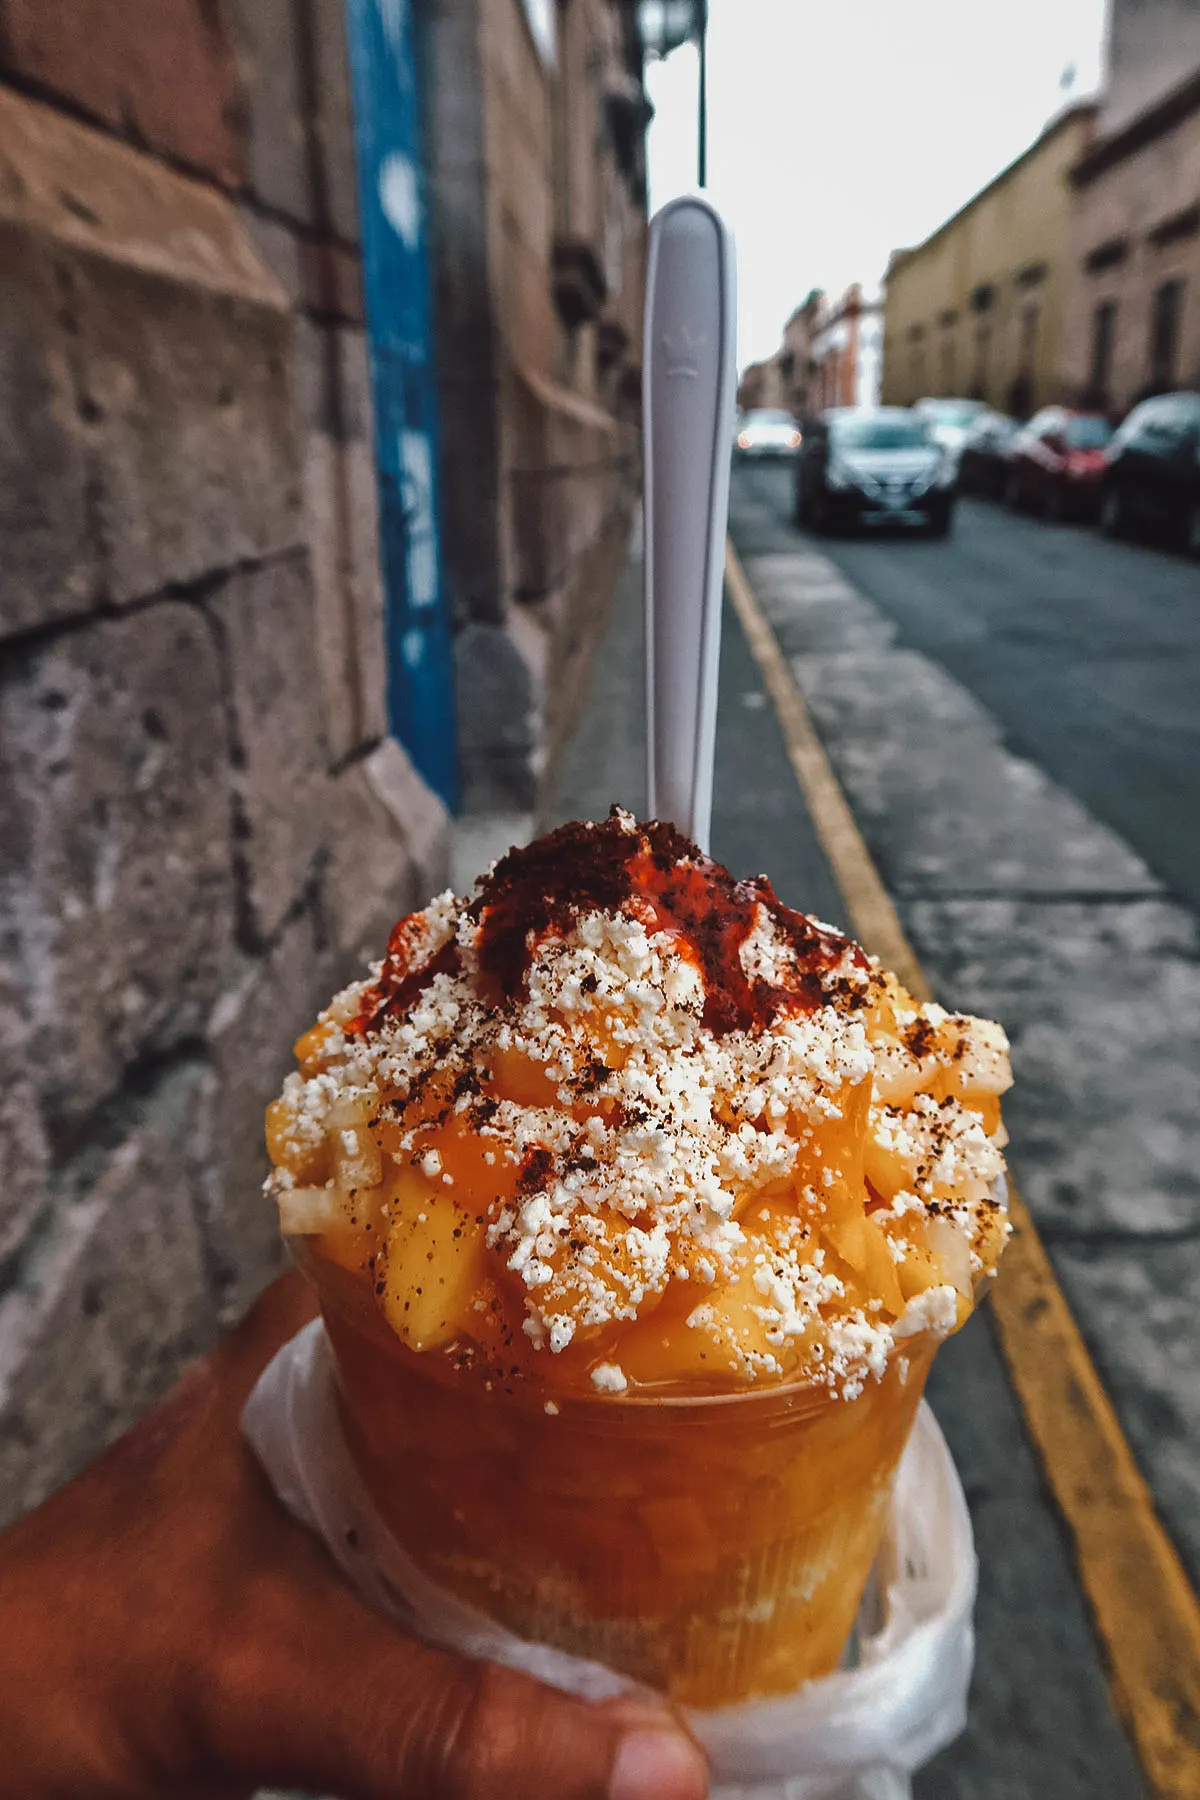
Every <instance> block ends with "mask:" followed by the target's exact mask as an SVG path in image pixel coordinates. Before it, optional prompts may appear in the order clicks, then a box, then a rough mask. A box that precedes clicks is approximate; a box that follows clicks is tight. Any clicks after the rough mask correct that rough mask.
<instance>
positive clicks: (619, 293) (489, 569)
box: [428, 0, 646, 813]
mask: <svg viewBox="0 0 1200 1800" xmlns="http://www.w3.org/2000/svg"><path fill="white" fill-rule="evenodd" d="M625 12H626V14H627V15H628V9H625ZM556 16H557V20H558V31H557V42H556V44H555V46H554V49H553V52H552V53H551V52H549V51H548V49H547V46H545V45H539V44H538V43H537V42H536V40H535V38H534V35H533V33H532V31H531V30H530V26H529V22H528V18H527V15H526V11H525V8H524V7H523V5H522V4H521V0H489V3H488V4H482V3H481V0H437V4H436V5H433V6H431V7H430V9H429V12H428V19H429V32H428V49H429V71H428V72H429V80H428V92H429V98H430V103H431V107H432V116H431V119H430V129H429V133H428V136H429V144H430V189H431V196H432V202H433V211H434V257H435V275H434V279H435V294H436V307H435V316H436V320H437V349H438V365H439V384H440V398H441V411H442V440H443V452H442V455H443V468H442V474H443V495H444V519H445V531H444V556H445V568H446V579H447V585H448V588H449V592H450V596H451V603H452V606H453V610H454V622H455V655H456V668H457V681H458V697H459V749H460V759H461V764H462V775H463V794H464V806H465V808H466V809H467V810H468V811H480V812H487V811H500V812H518V813H528V812H530V811H532V809H533V807H534V805H535V803H536V800H537V795H538V789H539V785H540V782H541V778H542V773H543V770H544V768H545V765H546V760H547V755H548V749H552V746H553V744H554V741H555V739H556V737H557V736H558V735H560V732H561V728H562V719H563V714H564V711H565V710H568V709H569V696H570V695H571V694H572V693H573V692H574V687H575V682H574V672H575V670H576V669H577V668H578V666H579V664H580V663H581V661H582V660H583V658H584V657H585V656H586V653H587V649H588V646H589V645H590V643H591V642H592V641H593V639H594V637H595V635H596V632H597V630H598V628H599V626H600V624H601V623H602V622H603V608H604V604H605V602H606V600H607V598H608V597H609V595H610V594H611V591H612V581H611V579H610V578H609V576H608V575H603V576H601V575H600V574H599V573H598V571H600V570H606V569H609V568H610V567H611V566H612V561H613V557H612V547H613V546H614V545H623V544H624V542H625V541H626V539H627V535H628V526H629V518H630V509H631V504H632V499H633V496H634V493H635V491H636V480H637V472H636V451H637V429H636V413H637V395H638V362H639V359H640V320H641V307H642V295H643V287H644V278H645V240H646V217H645V185H644V177H645V171H644V160H643V147H642V134H643V132H644V123H645V120H644V118H642V119H641V121H640V123H639V122H638V107H639V106H640V105H641V103H642V92H641V74H640V60H639V58H638V57H637V55H636V50H634V51H632V52H631V46H630V44H629V41H628V40H627V39H626V38H625V36H624V31H625V26H624V25H623V23H622V11H621V9H620V8H619V7H618V6H617V5H615V4H614V0H576V3H575V4H573V5H571V6H569V7H559V8H558V9H557V14H556ZM628 16H630V17H631V16H632V15H628ZM564 255H565V256H566V257H567V258H568V259H569V261H570V267H571V268H572V269H573V270H574V271H575V272H576V276H577V282H576V286H575V288H574V289H573V290H572V293H571V294H570V295H569V296H567V297H565V298H564V297H563V296H562V295H561V293H560V292H558V291H556V281H557V279H558V277H557V273H556V271H558V270H559V268H560V265H561V260H562V258H563V257H564ZM589 284H590V285H589ZM576 301H577V302H578V310H575V302H576ZM589 308H590V310H589Z"/></svg>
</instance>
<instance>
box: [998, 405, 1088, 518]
mask: <svg viewBox="0 0 1200 1800" xmlns="http://www.w3.org/2000/svg"><path fill="white" fill-rule="evenodd" d="M1112 434H1113V430H1112V426H1111V425H1110V424H1109V422H1108V420H1107V419H1106V418H1105V417H1104V414H1103V413H1097V412H1073V411H1072V410H1071V409H1070V408H1069V407H1066V406H1044V407H1043V408H1042V410H1041V412H1039V413H1035V414H1034V415H1033V417H1032V419H1030V421H1029V423H1028V425H1025V426H1023V427H1022V429H1021V430H1020V431H1019V432H1018V433H1017V435H1016V437H1015V438H1014V439H1013V441H1012V443H1011V444H1010V445H1009V449H1008V475H1007V477H1006V479H1005V483H1004V498H1005V499H1006V500H1007V501H1008V504H1009V505H1010V506H1012V507H1016V508H1018V509H1019V508H1021V507H1024V506H1036V507H1037V508H1038V509H1039V510H1040V511H1041V512H1043V513H1045V515H1046V517H1047V518H1048V519H1067V518H1074V519H1080V518H1091V517H1094V516H1095V513H1096V511H1097V509H1098V507H1099V504H1100V482H1101V479H1102V477H1103V475H1104V468H1105V461H1104V452H1105V450H1106V449H1107V447H1108V444H1109V441H1110V440H1111V438H1112Z"/></svg>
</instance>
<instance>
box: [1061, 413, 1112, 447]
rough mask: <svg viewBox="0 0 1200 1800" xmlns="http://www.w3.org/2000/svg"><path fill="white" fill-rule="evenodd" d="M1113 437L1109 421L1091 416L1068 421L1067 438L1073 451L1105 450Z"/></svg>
mask: <svg viewBox="0 0 1200 1800" xmlns="http://www.w3.org/2000/svg"><path fill="white" fill-rule="evenodd" d="M1111 437H1112V426H1111V425H1110V424H1109V422H1108V420H1107V419H1102V418H1099V417H1098V416H1097V417H1093V416H1091V415H1090V414H1088V415H1086V416H1085V417H1083V418H1081V419H1068V420H1067V429H1066V438H1067V442H1068V444H1070V446H1071V448H1072V450H1103V448H1104V446H1105V444H1107V443H1108V441H1109V439H1110V438H1111Z"/></svg>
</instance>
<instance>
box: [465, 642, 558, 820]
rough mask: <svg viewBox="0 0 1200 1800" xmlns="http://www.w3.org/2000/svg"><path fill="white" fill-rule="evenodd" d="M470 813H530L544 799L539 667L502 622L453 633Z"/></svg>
mask: <svg viewBox="0 0 1200 1800" xmlns="http://www.w3.org/2000/svg"><path fill="white" fill-rule="evenodd" d="M454 663H455V672H456V678H457V688H458V749H459V758H460V763H461V770H462V797H463V810H464V811H465V812H491V811H499V812H510V811H511V812H528V811H530V810H531V809H532V807H533V806H534V804H535V802H536V798H537V777H538V770H537V751H538V744H539V740H540V735H541V732H540V718H541V700H540V696H539V694H538V693H537V691H536V688H535V684H534V675H533V670H532V669H531V667H530V664H529V663H528V662H527V661H526V659H525V657H524V656H522V654H521V652H520V650H519V649H518V648H517V645H516V644H515V643H514V641H513V639H512V637H511V636H510V635H509V633H508V632H507V631H506V630H505V629H504V627H503V626H500V625H484V624H480V623H475V622H472V623H471V624H468V625H466V626H464V627H463V629H462V630H461V631H460V632H459V633H458V635H457V637H456V638H455V640H454Z"/></svg>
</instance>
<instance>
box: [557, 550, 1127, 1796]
mask: <svg viewBox="0 0 1200 1800" xmlns="http://www.w3.org/2000/svg"><path fill="white" fill-rule="evenodd" d="M643 668H644V663H643V653H642V639H641V603H640V571H639V570H638V568H637V566H636V565H631V566H630V567H629V569H628V570H627V571H626V575H625V577H624V579H623V581H622V584H621V589H620V592H619V594H618V596H617V600H616V604H615V606H614V609H613V616H612V619H611V622H610V626H609V629H608V632H607V635H606V637H605V639H604V641H603V642H602V644H601V645H600V647H599V649H598V651H597V654H596V657H595V662H594V665H593V669H592V673H591V679H590V685H589V687H588V690H587V692H586V695H585V698H584V703H583V706H582V708H581V712H580V717H579V720H578V724H577V728H576V731H575V734H574V737H573V739H572V740H571V743H570V745H569V748H568V750H567V752H566V754H565V756H564V757H563V759H562V762H561V766H560V768H559V769H558V770H557V771H556V778H555V780H554V782H553V791H552V799H551V803H550V805H549V807H548V808H547V810H546V813H545V816H544V817H543V819H542V820H540V821H539V824H540V825H541V826H543V827H544V826H549V825H553V824H557V823H560V822H562V821H563V820H565V819H568V818H596V817H602V816H603V815H604V813H606V812H607V810H608V808H609V806H610V805H611V804H612V803H613V802H614V801H619V802H620V803H621V804H622V805H625V806H628V807H630V809H631V810H633V811H634V812H639V813H640V812H641V811H642V810H643V809H644V806H645V775H644V766H645V736H644V724H643V718H642V681H643ZM712 841H713V852H714V854H715V855H716V856H718V857H719V858H720V859H721V860H722V861H723V862H725V863H727V864H728V865H729V867H731V868H732V869H733V870H734V871H735V872H736V873H738V874H754V873H758V872H760V871H765V872H766V873H768V874H769V875H770V876H771V879H772V880H773V881H774V883H775V885H776V888H777V890H778V892H779V894H780V897H781V898H782V899H784V900H785V901H787V902H788V904H790V905H792V906H796V907H800V908H802V909H803V910H805V911H807V912H815V913H817V914H818V915H820V916H821V917H823V918H827V919H830V920H831V921H833V922H835V923H840V922H842V921H843V920H844V917H845V908H844V906H843V903H842V899H841V896H840V894H839V892H838V890H837V887H836V884H835V882H834V879H833V876H832V874H831V872H830V870H829V867H828V865H827V863H826V861H825V857H824V855H823V853H822V851H821V848H820V845H819V844H818V842H817V839H816V836H815V834H814V831H813V828H812V824H811V822H810V820H809V818H808V814H807V812H806V809H805V805H804V802H803V799H802V797H801V794H800V792H799V790H798V788H797V785H796V781H795V777H794V775H793V773H792V769H791V765H790V763H789V761H788V757H787V751H786V747H785V744H784V740H783V735H782V733H781V731H780V729H779V726H778V723H777V721H776V718H775V714H774V711H773V709H772V706H771V703H770V700H769V698H768V695H767V693H766V691H765V689H764V687H763V684H762V681H761V678H760V675H759V672H758V668H757V665H756V664H755V662H754V661H753V658H752V657H751V654H750V650H749V648H748V646H747V644H746V641H745V638H744V636H743V634H742V630H741V627H740V625H739V624H738V622H737V619H736V617H735V616H734V614H733V612H732V609H731V608H729V607H728V606H727V607H726V609H725V618H724V623H723V632H722V660H721V682H720V700H719V715H718V724H717V774H716V783H715V795H714V807H713V832H712ZM929 1397H930V1399H931V1401H932V1403H933V1406H934V1410H935V1411H936V1413H937V1415H938V1418H939V1420H940V1422H941V1424H942V1428H943V1430H944V1431H945V1433H946V1436H947V1438H948V1440H949V1443H950V1447H951V1450H952V1451H953V1454H954V1457H955V1460H956V1462H957V1464H958V1468H959V1472H960V1474H961V1476H962V1480H963V1485H964V1487H965V1489H966V1493H967V1498H968V1502H969V1504H970V1507H971V1514H972V1518H973V1521H974V1526H975V1534H976V1542H977V1546H978V1550H979V1556H980V1565H981V1573H980V1592H979V1602H978V1608H977V1633H978V1653H977V1663H976V1673H975V1681H974V1687H973V1692H972V1699H971V1714H970V1722H969V1725H968V1729H967V1731H966V1733H965V1735H964V1736H963V1737H962V1738H961V1739H960V1740H959V1742H958V1743H957V1744H955V1745H953V1746H952V1747H951V1748H950V1749H949V1750H947V1751H945V1752H944V1753H943V1754H942V1755H941V1756H940V1757H938V1758H937V1760H936V1761H935V1762H934V1763H933V1764H932V1765H930V1767H929V1768H928V1769H926V1770H925V1771H923V1772H922V1773H921V1774H920V1775H919V1776H918V1777H917V1779H916V1782H915V1784H914V1787H915V1794H916V1796H917V1800H1139V1796H1141V1795H1143V1794H1144V1792H1145V1789H1144V1784H1143V1779H1142V1776H1141V1773H1140V1770H1139V1768H1138V1766H1137V1763H1136V1761H1135V1759H1134V1756H1133V1754H1132V1752H1131V1749H1130V1746H1129V1743H1128V1741H1127V1739H1126V1737H1125V1735H1124V1732H1123V1731H1122V1729H1121V1727H1120V1725H1119V1724H1118V1722H1117V1721H1116V1719H1115V1717H1114V1715H1113V1713H1112V1710H1111V1707H1110V1704H1109V1697H1108V1691H1107V1688H1106V1685H1105V1681H1104V1676H1103V1672H1102V1666H1101V1661H1100V1655H1099V1651H1098V1648H1097V1644H1096V1642H1095V1639H1094V1637H1093V1634H1092V1630H1091V1626H1090V1623H1089V1620H1088V1616H1087V1614H1086V1612H1085V1609H1084V1605H1083V1602H1082V1599H1081V1597H1080V1593H1079V1589H1078V1587H1077V1584H1076V1581H1075V1577H1074V1573H1073V1570H1072V1567H1071V1564H1070V1560H1069V1556H1068V1553H1067V1550H1066V1548H1065V1545H1064V1541H1063V1537H1062V1532H1061V1526H1060V1523H1059V1520H1058V1517H1057V1514H1056V1513H1055V1510H1054V1508H1053V1505H1052V1503H1051V1501H1050V1499H1049V1496H1048V1494H1047V1492H1046V1489H1045V1486H1044V1483H1043V1480H1042V1477H1041V1474H1040V1471H1039V1468H1038V1466H1037V1464H1036V1462H1035V1460H1034V1458H1033V1456H1032V1454H1031V1451H1030V1448H1029V1445H1028V1443H1027V1441H1026V1438H1025V1435H1024V1431H1023V1427H1022V1424H1021V1419H1020V1414H1019V1411H1018V1409H1017V1406H1016V1404H1015V1402H1014V1399H1013V1396H1012V1393H1011V1390H1010V1388H1009V1384H1008V1381H1007V1378H1006V1375H1005V1373H1004V1369H1003V1366H1002V1364H1001V1362H1000V1360H999V1355H998V1352H997V1349H996V1345H995V1342H994V1339H993V1335H992V1330H991V1326H990V1322H989V1320H988V1318H987V1315H986V1312H985V1313H984V1314H983V1315H982V1316H981V1317H979V1318H977V1319H976V1320H974V1321H972V1323H971V1324H970V1325H968V1326H967V1328H966V1329H965V1330H964V1331H963V1332H962V1333H960V1334H959V1336H958V1337H957V1338H956V1339H955V1340H954V1341H953V1342H952V1343H951V1344H950V1345H948V1346H947V1347H946V1349H945V1350H943V1352H942V1353H941V1356H940V1357H939V1360H938V1363H937V1366H936V1368H935V1371H934V1375H933V1378H932V1380H931V1382H930V1388H929Z"/></svg>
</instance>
